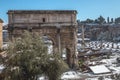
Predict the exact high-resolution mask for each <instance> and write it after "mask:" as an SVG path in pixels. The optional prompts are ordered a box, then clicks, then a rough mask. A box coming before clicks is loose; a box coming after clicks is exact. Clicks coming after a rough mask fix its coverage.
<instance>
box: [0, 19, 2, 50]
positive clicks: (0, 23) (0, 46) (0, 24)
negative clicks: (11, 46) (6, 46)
mask: <svg viewBox="0 0 120 80" xmlns="http://www.w3.org/2000/svg"><path fill="white" fill-rule="evenodd" d="M2 27H3V20H2V19H0V48H2V45H3V34H2V33H3V32H2Z"/></svg>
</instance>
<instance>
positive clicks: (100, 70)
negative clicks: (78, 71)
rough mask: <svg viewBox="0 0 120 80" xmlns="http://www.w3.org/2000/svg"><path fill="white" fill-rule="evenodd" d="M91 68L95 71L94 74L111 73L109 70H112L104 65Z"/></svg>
mask: <svg viewBox="0 0 120 80" xmlns="http://www.w3.org/2000/svg"><path fill="white" fill-rule="evenodd" d="M89 68H90V69H91V70H92V71H93V73H94V74H101V73H109V72H111V71H110V70H109V69H108V68H107V67H106V66H104V65H97V66H90V67H89Z"/></svg>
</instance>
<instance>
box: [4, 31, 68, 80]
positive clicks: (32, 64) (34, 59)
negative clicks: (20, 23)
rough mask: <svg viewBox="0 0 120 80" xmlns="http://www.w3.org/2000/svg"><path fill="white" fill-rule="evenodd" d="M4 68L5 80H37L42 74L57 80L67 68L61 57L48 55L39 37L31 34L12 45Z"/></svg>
mask: <svg viewBox="0 0 120 80" xmlns="http://www.w3.org/2000/svg"><path fill="white" fill-rule="evenodd" d="M61 65H62V66H61ZM4 66H5V69H4V70H3V72H2V74H4V80H37V79H38V75H41V74H45V75H46V76H47V77H48V78H49V80H57V79H58V78H59V76H60V75H61V73H62V72H63V70H64V69H65V68H66V64H65V63H64V62H63V61H62V59H61V58H60V57H59V56H56V55H54V54H52V55H50V54H48V53H47V47H46V46H45V45H44V42H43V41H42V38H41V37H40V36H39V35H36V34H31V33H29V32H25V33H24V35H22V36H21V37H20V38H15V39H14V40H13V41H12V42H11V43H10V45H9V48H8V50H7V57H6V60H5V62H4ZM50 73H51V74H50Z"/></svg>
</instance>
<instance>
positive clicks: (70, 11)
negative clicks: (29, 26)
mask: <svg viewBox="0 0 120 80" xmlns="http://www.w3.org/2000/svg"><path fill="white" fill-rule="evenodd" d="M10 13H16V14H20V13H26V14H27V13H39V14H40V13H41V14H42V13H59V14H60V13H73V14H77V11H76V10H9V11H8V13H7V14H10Z"/></svg>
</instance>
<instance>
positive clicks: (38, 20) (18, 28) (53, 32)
mask: <svg viewBox="0 0 120 80" xmlns="http://www.w3.org/2000/svg"><path fill="white" fill-rule="evenodd" d="M7 14H8V18H9V24H8V31H9V37H10V39H11V40H12V37H17V36H20V35H21V34H23V32H24V30H28V31H30V32H33V33H39V34H40V36H43V35H46V36H48V37H49V38H50V39H51V40H52V41H53V50H54V53H59V52H58V51H59V50H61V53H62V50H63V49H66V50H67V63H68V64H69V66H70V67H71V66H72V65H73V64H74V62H75V61H74V58H75V52H76V28H77V22H76V14H77V11H75V10H9V11H8V13H7ZM58 36H60V37H59V38H60V40H58ZM59 47H60V48H59Z"/></svg>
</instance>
